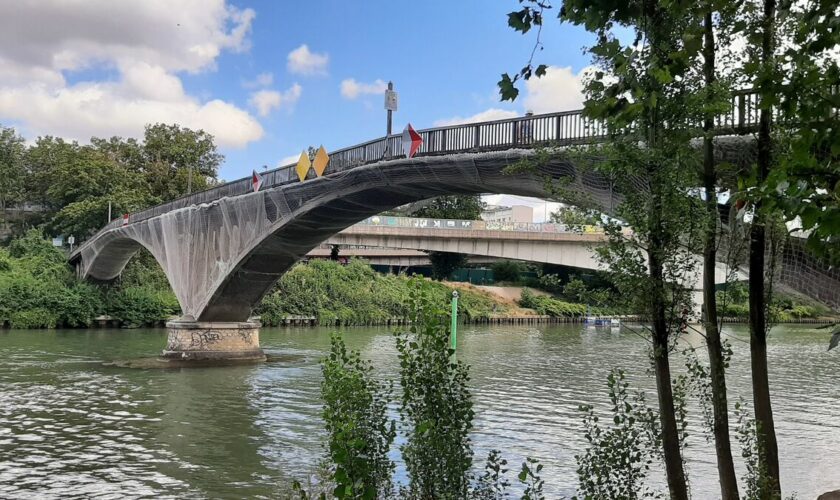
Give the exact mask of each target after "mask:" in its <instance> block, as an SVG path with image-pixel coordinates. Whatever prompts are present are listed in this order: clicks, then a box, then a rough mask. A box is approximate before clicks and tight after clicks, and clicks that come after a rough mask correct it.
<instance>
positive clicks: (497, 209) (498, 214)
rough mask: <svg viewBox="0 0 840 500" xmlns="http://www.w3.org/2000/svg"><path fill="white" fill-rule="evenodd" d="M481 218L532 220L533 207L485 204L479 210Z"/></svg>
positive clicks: (491, 220) (486, 219)
mask: <svg viewBox="0 0 840 500" xmlns="http://www.w3.org/2000/svg"><path fill="white" fill-rule="evenodd" d="M481 219H482V220H484V221H487V222H534V208H533V207H527V206H525V205H514V206H512V207H503V206H501V205H487V208H486V209H485V210H484V211H483V212H481Z"/></svg>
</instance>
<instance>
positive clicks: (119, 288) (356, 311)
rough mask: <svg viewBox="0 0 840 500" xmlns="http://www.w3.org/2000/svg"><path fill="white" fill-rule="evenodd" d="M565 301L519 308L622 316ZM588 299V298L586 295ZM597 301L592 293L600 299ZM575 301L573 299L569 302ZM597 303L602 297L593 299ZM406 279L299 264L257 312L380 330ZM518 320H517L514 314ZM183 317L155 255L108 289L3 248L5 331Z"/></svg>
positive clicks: (0, 307) (463, 293) (471, 298)
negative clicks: (376, 326)
mask: <svg viewBox="0 0 840 500" xmlns="http://www.w3.org/2000/svg"><path fill="white" fill-rule="evenodd" d="M574 283H575V281H574V280H573V281H570V283H569V284H567V285H566V286H565V287H564V295H563V296H562V297H561V298H553V297H545V296H541V295H535V294H533V293H531V292H529V291H528V290H525V291H524V292H523V294H522V297H521V300H520V305H521V306H522V307H524V308H528V309H533V310H534V311H536V312H537V313H538V314H542V315H549V316H553V317H581V316H583V315H585V314H586V313H587V306H586V305H584V304H583V303H581V302H584V300H576V299H577V298H578V296H582V297H584V299H587V300H586V303H588V304H590V305H591V306H593V307H592V308H591V309H590V310H589V312H590V313H592V314H607V313H615V312H620V311H618V309H616V308H614V307H607V305H606V304H603V303H599V301H598V300H595V299H593V298H592V297H589V296H588V295H586V294H584V295H581V294H572V293H568V294H567V293H565V292H570V291H569V290H566V289H567V288H570V287H571V285H572V284H574ZM429 287H431V289H433V290H434V292H435V293H433V294H432V296H433V297H435V300H437V301H438V303H437V305H438V307H439V308H440V309H442V310H448V307H449V300H450V297H451V292H452V289H451V288H449V287H448V286H446V285H444V284H442V283H439V282H436V281H430V282H429ZM742 288H743V287H739V285H735V286H732V287H730V289H729V291H727V292H726V293H725V294H724V293H723V292H721V297H720V300H719V302H720V303H721V304H722V306H721V307H722V311H723V315H724V316H736V317H738V316H745V315H746V314H747V307H746V304H745V302H746V298H745V297H746V293H745V290H742ZM588 292H589V291H587V293H588ZM459 293H460V299H459V301H458V313H459V316H460V317H461V318H463V319H464V320H466V321H480V320H484V319H487V318H488V317H490V316H491V315H504V314H507V313H509V312H511V311H510V309H511V308H510V307H509V306H508V305H506V304H505V303H504V302H501V301H499V300H496V299H495V298H494V297H493V296H491V295H490V294H486V293H482V292H479V291H476V290H471V289H469V288H463V287H459ZM593 293H594V292H593ZM570 298H572V299H571V300H570ZM596 298H597V297H596ZM409 302H410V300H409V278H408V277H406V276H396V275H383V274H379V273H377V272H376V271H374V270H373V269H372V268H371V267H370V266H369V265H368V264H367V263H366V262H365V261H362V260H351V261H350V262H349V263H348V264H346V265H342V264H339V263H338V262H335V261H326V260H323V261H312V262H310V263H307V264H303V263H301V264H298V265H296V266H295V267H294V268H292V269H291V270H290V271H289V272H288V273H286V274H285V275H284V276H283V277H282V278H281V279H280V281H278V283H277V284H276V285H275V287H274V289H273V290H272V291H271V292H269V293H268V294H267V295H266V297H265V298H264V299H263V301H262V303H261V304H260V305H259V306H258V308H257V310H256V311H255V312H256V314H259V315H260V317H261V320H262V322H263V324H264V325H266V326H276V325H279V324H282V323H283V320H284V319H285V318H286V317H288V316H305V317H314V318H315V319H316V320H317V321H318V323H319V324H321V325H336V324H341V325H374V324H385V323H387V322H388V321H390V320H393V319H406V318H407V317H408V315H409V310H408V304H409ZM774 310H775V311H777V318H778V321H790V320H796V319H800V318H808V317H813V316H820V315H830V314H831V313H830V311H828V310H827V309H826V308H824V307H821V306H818V305H816V304H803V303H800V302H797V301H794V300H792V299H789V298H782V299H779V300H777V301H776V303H775V304H774ZM514 312H515V311H514ZM179 313H180V310H179V305H178V300H177V299H176V298H175V294H174V293H172V290H171V289H170V287H169V283H168V282H167V280H166V276H165V275H164V274H163V271H162V270H161V269H160V267H159V266H158V265H157V263H156V262H155V261H154V259H153V258H152V256H151V255H150V254H148V253H147V252H145V251H143V252H141V253H140V254H139V255H137V256H136V257H135V258H133V259H132V260H131V261H130V262H129V264H128V266H126V269H125V270H124V271H123V273H122V276H121V277H120V278H119V279H118V280H116V281H115V282H114V283H111V284H108V285H94V284H91V283H87V282H83V281H80V280H78V279H77V278H76V277H75V275H74V273H73V270H72V269H71V267H70V266H69V265H68V264H67V261H66V258H65V256H64V255H63V254H62V253H61V251H59V250H57V249H55V248H54V247H53V246H52V245H51V244H50V242H49V241H47V240H46V239H45V238H44V236H43V234H41V233H40V232H39V231H36V230H32V231H30V232H28V233H26V234H25V235H24V236H23V237H21V238H18V239H16V240H14V241H12V242H11V243H10V244H9V246H8V247H6V248H0V324H2V325H6V326H8V327H11V328H55V327H70V328H75V327H86V326H89V325H90V324H91V323H92V322H93V320H94V318H96V317H98V316H100V315H107V316H110V317H111V318H112V319H114V320H116V321H118V322H120V324H122V325H123V326H126V327H137V326H144V325H156V324H159V323H160V322H161V321H164V320H166V319H168V318H171V317H173V316H177V315H178V314H179Z"/></svg>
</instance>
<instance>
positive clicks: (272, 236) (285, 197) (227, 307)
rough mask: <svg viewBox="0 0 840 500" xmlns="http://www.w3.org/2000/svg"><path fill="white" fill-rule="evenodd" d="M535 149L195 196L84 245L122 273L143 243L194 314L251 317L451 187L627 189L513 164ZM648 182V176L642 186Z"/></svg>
mask: <svg viewBox="0 0 840 500" xmlns="http://www.w3.org/2000/svg"><path fill="white" fill-rule="evenodd" d="M532 154H533V152H532V151H530V150H511V151H505V152H496V153H480V154H459V155H449V156H431V157H422V158H414V159H405V160H394V161H386V162H381V163H376V164H371V165H367V166H362V167H357V168H354V169H352V170H347V171H343V172H337V173H335V174H332V175H330V176H326V177H321V178H318V179H312V180H308V181H306V182H301V183H293V184H287V185H284V186H280V187H277V188H274V189H269V190H265V191H260V192H257V193H252V194H248V195H243V196H237V197H233V198H222V199H220V200H217V201H214V202H212V203H208V204H202V205H197V206H191V207H187V208H183V209H179V210H174V211H172V212H168V213H165V214H163V215H160V216H158V217H154V218H152V219H148V220H145V221H140V222H136V223H132V224H129V225H127V226H122V227H118V228H114V229H111V230H108V231H104V232H102V233H99V234H97V235H96V236H95V237H94V238H93V239H91V240H89V241H88V242H87V243H86V244H85V246H84V247H82V248H81V249H80V252H79V256H80V257H81V258H80V261H79V263H78V265H79V274H80V275H82V276H90V277H92V278H95V279H98V280H111V279H114V278H115V277H117V276H118V275H119V273H120V272H121V271H122V269H123V268H124V266H125V265H126V263H127V262H128V261H129V260H130V259H131V257H132V256H133V255H134V254H135V253H136V252H137V250H138V249H139V248H140V246H143V247H145V248H147V249H148V250H149V251H150V252H151V253H152V255H153V256H154V257H155V259H156V260H157V261H158V263H160V265H161V267H162V268H163V270H164V272H165V273H166V275H167V277H168V278H169V281H170V284H171V285H172V288H173V291H174V292H175V294H176V295H177V297H178V299H179V301H180V303H181V307H182V310H183V312H184V315H185V317H188V318H194V319H196V320H200V321H244V320H246V319H247V318H248V317H249V316H250V314H251V311H252V308H253V307H254V305H255V304H256V303H258V302H259V300H260V299H261V298H262V297H263V295H264V294H265V293H266V292H267V291H268V290H269V289H270V288H271V286H272V285H273V284H274V282H275V281H277V279H279V278H280V276H281V275H282V274H283V273H284V272H285V271H287V270H288V269H289V268H290V267H291V266H292V265H293V264H294V263H295V262H297V261H298V260H299V259H300V258H301V257H303V256H304V255H306V253H307V252H309V251H310V250H311V249H313V248H315V247H316V246H318V245H319V244H320V243H322V242H323V241H324V240H326V239H327V238H329V237H330V236H332V235H334V234H336V233H338V232H340V231H341V230H343V229H345V228H347V227H349V226H351V225H353V224H355V223H356V222H359V221H361V220H363V219H365V218H366V217H370V216H371V215H375V214H378V213H381V212H383V211H385V210H389V209H392V208H394V207H397V206H400V205H404V204H406V203H411V202H414V201H419V200H423V199H427V198H432V197H435V196H440V195H445V194H480V193H504V194H514V195H521V196H535V197H546V196H547V193H546V190H545V180H544V179H545V178H546V176H550V177H552V178H557V179H559V178H567V179H569V180H570V187H571V188H572V189H575V190H579V191H583V192H585V193H586V194H587V196H589V197H591V198H592V199H593V200H595V201H596V202H597V203H599V204H601V205H602V206H604V207H605V209H606V210H609V209H611V207H613V206H616V205H617V203H618V202H619V200H620V197H619V195H618V194H617V193H616V192H614V191H613V189H612V188H611V185H610V183H609V182H608V181H607V180H606V179H604V178H603V177H602V176H600V175H598V174H596V173H592V172H587V173H585V174H582V175H579V173H578V170H577V168H576V167H575V166H574V164H573V163H572V162H570V161H569V160H567V159H564V158H562V157H560V156H557V157H554V158H552V159H551V160H549V161H547V162H545V163H544V164H542V165H540V166H539V167H538V168H537V169H536V171H534V172H530V173H516V174H510V175H509V174H507V173H505V169H506V168H507V167H509V166H512V165H514V164H516V163H517V162H519V161H520V160H522V159H523V158H527V157H530V156H531V155H532ZM640 188H643V186H640Z"/></svg>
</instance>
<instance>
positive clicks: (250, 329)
mask: <svg viewBox="0 0 840 500" xmlns="http://www.w3.org/2000/svg"><path fill="white" fill-rule="evenodd" d="M260 326H261V325H260V322H259V321H255V320H249V321H243V322H214V321H188V320H183V319H179V320H176V321H169V322H167V323H166V327H167V328H168V329H169V335H168V336H167V339H166V348H165V349H164V350H163V353H162V354H161V356H162V357H163V358H166V359H174V360H183V361H243V362H244V361H265V353H264V352H263V350H262V349H261V348H260Z"/></svg>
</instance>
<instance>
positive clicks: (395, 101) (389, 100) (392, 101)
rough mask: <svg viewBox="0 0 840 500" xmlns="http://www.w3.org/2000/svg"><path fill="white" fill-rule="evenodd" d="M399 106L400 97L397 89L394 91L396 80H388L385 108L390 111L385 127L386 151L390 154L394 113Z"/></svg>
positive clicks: (386, 153)
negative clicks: (389, 147)
mask: <svg viewBox="0 0 840 500" xmlns="http://www.w3.org/2000/svg"><path fill="white" fill-rule="evenodd" d="M398 107H399V98H398V97H397V93H396V91H394V82H388V88H387V89H386V90H385V109H386V110H387V112H388V123H387V126H386V128H385V153H384V155H383V157H384V156H387V155H388V146H389V145H390V144H391V130H392V128H391V127H392V125H393V113H394V111H396V110H397V108H398Z"/></svg>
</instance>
